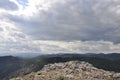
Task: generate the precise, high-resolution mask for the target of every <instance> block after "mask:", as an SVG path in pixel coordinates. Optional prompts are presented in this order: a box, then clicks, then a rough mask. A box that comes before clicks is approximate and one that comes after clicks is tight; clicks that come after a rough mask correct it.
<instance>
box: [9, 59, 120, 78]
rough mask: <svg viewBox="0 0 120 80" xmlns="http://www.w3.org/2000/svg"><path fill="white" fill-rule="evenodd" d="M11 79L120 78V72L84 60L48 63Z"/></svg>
mask: <svg viewBox="0 0 120 80" xmlns="http://www.w3.org/2000/svg"><path fill="white" fill-rule="evenodd" d="M10 80H120V73H115V72H110V71H105V70H103V69H98V68H96V67H94V66H93V65H92V64H90V63H88V62H84V61H69V62H64V63H54V64H48V65H45V66H44V67H43V69H42V70H40V71H38V72H33V73H30V74H28V75H25V76H22V77H17V78H13V79H10Z"/></svg>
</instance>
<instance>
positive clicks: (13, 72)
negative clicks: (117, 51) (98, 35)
mask: <svg viewBox="0 0 120 80" xmlns="http://www.w3.org/2000/svg"><path fill="white" fill-rule="evenodd" d="M71 60H79V61H86V62H89V63H91V64H93V66H95V67H97V68H99V69H104V70H108V71H115V72H120V60H109V59H103V58H96V57H80V56H78V57H36V58H31V59H20V58H16V57H12V56H8V57H2V58H1V57H0V79H1V80H7V79H8V78H10V77H15V76H22V75H26V74H28V73H31V72H36V71H38V70H41V69H42V68H43V66H44V65H46V64H49V63H57V62H66V61H71ZM60 79H62V78H60Z"/></svg>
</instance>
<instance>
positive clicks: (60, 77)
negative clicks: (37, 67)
mask: <svg viewBox="0 0 120 80" xmlns="http://www.w3.org/2000/svg"><path fill="white" fill-rule="evenodd" d="M56 80H65V78H64V76H59V77H58V78H57V79H56Z"/></svg>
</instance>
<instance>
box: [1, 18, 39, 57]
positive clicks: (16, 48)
mask: <svg viewBox="0 0 120 80" xmlns="http://www.w3.org/2000/svg"><path fill="white" fill-rule="evenodd" d="M0 29H1V31H0V55H19V54H25V53H40V48H39V47H38V46H36V44H34V43H32V40H31V39H30V38H29V36H27V35H26V34H24V33H23V32H21V31H20V29H19V28H17V27H16V26H15V25H14V24H11V23H10V22H9V23H8V22H7V21H6V22H4V21H1V20H0Z"/></svg>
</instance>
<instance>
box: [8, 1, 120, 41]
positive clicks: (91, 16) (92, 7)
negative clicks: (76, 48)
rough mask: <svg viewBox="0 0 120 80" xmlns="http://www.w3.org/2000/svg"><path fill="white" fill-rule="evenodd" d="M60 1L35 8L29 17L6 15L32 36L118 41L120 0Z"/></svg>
mask: <svg viewBox="0 0 120 80" xmlns="http://www.w3.org/2000/svg"><path fill="white" fill-rule="evenodd" d="M63 1H64V0H61V1H58V2H56V3H55V4H53V5H52V6H51V7H50V8H49V10H39V9H37V12H36V13H35V14H34V15H33V16H32V17H30V18H29V19H26V18H24V17H22V16H15V15H8V18H9V19H11V20H12V21H14V22H15V23H17V24H19V26H20V28H22V30H23V32H25V33H27V34H29V35H31V36H32V37H33V38H34V39H40V40H68V41H69V40H70V41H71V40H83V41H86V40H88V41H91V40H94V41H98V40H107V41H112V42H114V43H119V42H120V35H119V34H120V27H119V26H120V23H119V22H120V18H119V17H120V9H119V7H120V6H119V5H120V1H116V0H99V1H98V0H66V1H64V2H63ZM39 7H41V6H39V5H37V7H36V8H39Z"/></svg>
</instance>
